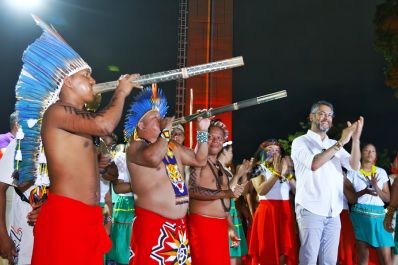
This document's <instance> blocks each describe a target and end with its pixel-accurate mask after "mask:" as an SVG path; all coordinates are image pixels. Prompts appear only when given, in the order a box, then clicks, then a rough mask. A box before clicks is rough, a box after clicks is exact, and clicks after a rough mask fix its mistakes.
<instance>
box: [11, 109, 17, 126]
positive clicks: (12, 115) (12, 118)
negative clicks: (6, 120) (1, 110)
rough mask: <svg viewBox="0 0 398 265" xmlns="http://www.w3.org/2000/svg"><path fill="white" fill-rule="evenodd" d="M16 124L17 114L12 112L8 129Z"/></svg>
mask: <svg viewBox="0 0 398 265" xmlns="http://www.w3.org/2000/svg"><path fill="white" fill-rule="evenodd" d="M16 124H18V114H17V112H16V111H14V112H13V113H11V115H10V129H12V128H13V127H14V126H15V125H16Z"/></svg>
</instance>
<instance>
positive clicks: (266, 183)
mask: <svg viewBox="0 0 398 265" xmlns="http://www.w3.org/2000/svg"><path fill="white" fill-rule="evenodd" d="M272 160H273V162H272V163H273V168H274V171H273V172H272V175H271V176H270V177H269V178H268V179H267V178H266V177H265V169H263V167H264V166H263V165H258V166H257V167H258V169H257V170H254V174H257V177H255V178H253V179H252V183H253V186H254V188H255V189H256V191H257V193H258V195H261V196H264V195H266V194H267V193H268V192H269V191H270V190H271V189H272V187H273V186H274V185H275V183H276V182H277V181H278V180H279V177H280V176H281V175H285V174H286V171H287V162H286V160H285V159H284V158H281V156H280V154H274V156H273V158H272ZM282 164H283V166H282ZM282 168H283V171H282ZM256 171H257V172H256Z"/></svg>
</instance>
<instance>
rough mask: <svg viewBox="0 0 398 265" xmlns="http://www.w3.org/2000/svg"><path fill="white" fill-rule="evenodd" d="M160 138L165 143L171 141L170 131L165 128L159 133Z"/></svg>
mask: <svg viewBox="0 0 398 265" xmlns="http://www.w3.org/2000/svg"><path fill="white" fill-rule="evenodd" d="M160 137H162V138H163V139H164V140H166V141H167V142H168V141H170V139H171V135H170V130H169V129H167V128H164V129H163V130H162V131H161V132H160Z"/></svg>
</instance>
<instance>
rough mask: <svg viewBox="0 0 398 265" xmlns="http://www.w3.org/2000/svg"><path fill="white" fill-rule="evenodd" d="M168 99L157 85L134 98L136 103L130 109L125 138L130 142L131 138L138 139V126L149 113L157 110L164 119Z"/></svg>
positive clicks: (125, 126) (125, 124)
mask: <svg viewBox="0 0 398 265" xmlns="http://www.w3.org/2000/svg"><path fill="white" fill-rule="evenodd" d="M168 108H169V106H168V105H167V99H166V96H165V95H164V93H163V91H162V90H161V89H160V88H159V89H158V88H157V86H156V84H153V85H152V88H150V87H146V88H144V89H143V90H142V91H141V92H140V94H138V95H137V96H136V97H135V98H134V102H133V103H132V104H131V106H130V108H129V109H128V112H127V116H126V120H125V123H124V137H125V140H126V142H128V141H129V140H130V139H131V137H134V140H135V139H137V137H138V136H137V130H136V129H137V125H138V123H139V122H140V121H141V120H142V118H143V117H144V116H145V114H147V113H148V112H149V111H152V110H156V111H158V112H159V114H160V117H161V118H164V117H165V116H166V114H167V109H168Z"/></svg>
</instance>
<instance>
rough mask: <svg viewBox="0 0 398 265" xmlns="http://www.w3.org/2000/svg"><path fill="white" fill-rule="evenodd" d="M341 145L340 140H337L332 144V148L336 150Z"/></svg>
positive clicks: (338, 149)
mask: <svg viewBox="0 0 398 265" xmlns="http://www.w3.org/2000/svg"><path fill="white" fill-rule="evenodd" d="M342 147H343V144H342V143H341V142H340V141H337V142H336V143H335V144H334V145H333V149H334V150H336V151H340V149H341V148H342Z"/></svg>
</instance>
